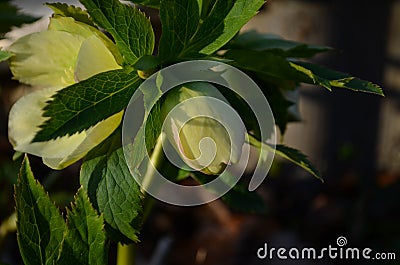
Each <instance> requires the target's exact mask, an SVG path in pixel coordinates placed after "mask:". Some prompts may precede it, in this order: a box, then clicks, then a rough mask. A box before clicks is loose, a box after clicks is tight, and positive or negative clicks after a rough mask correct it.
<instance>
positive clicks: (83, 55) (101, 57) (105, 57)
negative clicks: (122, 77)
mask: <svg viewBox="0 0 400 265" xmlns="http://www.w3.org/2000/svg"><path fill="white" fill-rule="evenodd" d="M120 68H121V66H119V65H118V64H117V62H116V61H115V58H114V56H113V54H112V53H111V52H110V50H109V49H108V48H107V47H106V45H105V44H104V42H103V41H101V40H100V39H99V38H98V37H97V36H95V35H93V36H91V37H89V38H87V39H86V40H85V41H84V42H83V43H82V46H81V49H80V51H79V55H78V60H77V62H76V67H75V78H76V80H77V81H78V82H79V81H82V80H85V79H87V78H89V77H91V76H93V75H95V74H98V73H100V72H105V71H109V70H115V69H120Z"/></svg>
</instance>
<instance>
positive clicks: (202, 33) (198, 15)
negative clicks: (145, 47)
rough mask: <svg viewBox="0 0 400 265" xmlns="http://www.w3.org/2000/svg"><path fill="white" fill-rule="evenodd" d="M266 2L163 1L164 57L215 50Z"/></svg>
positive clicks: (192, 54) (191, 54)
mask: <svg viewBox="0 0 400 265" xmlns="http://www.w3.org/2000/svg"><path fill="white" fill-rule="evenodd" d="M263 3H264V1H263V0H255V1H254V0H237V1H233V0H214V1H200V0H197V1H194V0H163V1H161V6H160V18H161V23H162V27H163V34H162V36H161V40H160V47H159V55H160V57H161V58H162V59H163V60H165V61H168V60H175V59H177V58H185V57H191V56H194V57H195V56H196V54H199V53H200V54H204V55H209V54H212V53H214V52H215V51H217V50H218V49H219V48H221V47H222V46H223V45H225V44H226V43H227V42H228V41H229V40H230V39H231V38H233V37H234V36H235V34H236V33H237V32H238V31H239V30H240V28H241V27H242V26H243V25H244V24H245V23H246V22H247V21H249V20H250V18H252V17H253V16H254V15H255V14H256V12H257V10H258V9H259V8H260V7H261V6H262V4H263ZM177 18H178V19H177Z"/></svg>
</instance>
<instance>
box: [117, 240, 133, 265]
mask: <svg viewBox="0 0 400 265" xmlns="http://www.w3.org/2000/svg"><path fill="white" fill-rule="evenodd" d="M135 256H136V244H129V245H122V244H121V243H118V249H117V265H135Z"/></svg>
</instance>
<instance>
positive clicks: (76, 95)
mask: <svg viewBox="0 0 400 265" xmlns="http://www.w3.org/2000/svg"><path fill="white" fill-rule="evenodd" d="M140 83H141V79H140V78H139V77H138V75H137V74H136V73H135V72H130V71H127V70H124V69H121V70H112V71H108V72H103V73H100V74H98V75H95V76H93V77H91V78H89V79H86V80H84V81H82V82H79V83H77V84H74V85H72V86H69V87H67V88H64V89H62V90H59V91H58V92H57V93H56V94H55V95H54V96H53V98H52V100H51V101H50V102H48V104H47V105H46V106H45V107H44V114H43V116H44V117H50V118H49V119H48V120H46V122H45V123H44V124H42V125H41V126H40V127H41V130H40V131H39V132H38V133H37V134H36V136H35V138H34V140H33V141H36V142H37V141H48V140H50V139H54V138H57V137H60V136H64V135H72V134H74V133H76V132H81V131H83V130H85V129H88V128H90V127H91V126H93V125H95V124H97V123H98V122H100V121H102V120H104V119H106V118H107V117H109V116H111V115H113V114H115V113H118V112H120V111H121V110H123V109H124V108H125V107H126V105H128V103H129V100H130V98H131V96H132V95H133V93H134V92H135V90H136V88H137V87H138V86H139V85H140Z"/></svg>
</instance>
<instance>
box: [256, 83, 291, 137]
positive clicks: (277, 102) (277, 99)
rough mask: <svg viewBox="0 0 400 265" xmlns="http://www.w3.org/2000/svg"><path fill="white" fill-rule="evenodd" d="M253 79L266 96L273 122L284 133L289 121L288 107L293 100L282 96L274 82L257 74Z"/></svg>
mask: <svg viewBox="0 0 400 265" xmlns="http://www.w3.org/2000/svg"><path fill="white" fill-rule="evenodd" d="M253 80H254V81H255V82H256V83H257V85H258V86H259V87H260V88H261V90H262V92H263V94H264V95H265V97H266V98H267V100H268V103H269V105H270V107H271V110H272V113H273V115H274V119H275V124H276V125H278V127H279V130H280V131H281V134H284V133H285V131H286V125H287V123H288V122H289V121H290V113H289V107H291V106H292V105H293V102H290V101H289V100H287V99H286V98H285V97H284V95H283V93H282V90H281V88H280V87H279V86H278V85H277V84H275V83H274V82H270V80H268V79H266V78H263V77H259V76H257V77H256V78H253Z"/></svg>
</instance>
